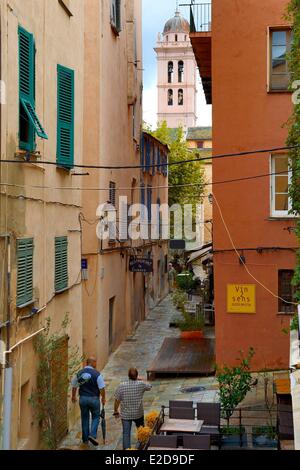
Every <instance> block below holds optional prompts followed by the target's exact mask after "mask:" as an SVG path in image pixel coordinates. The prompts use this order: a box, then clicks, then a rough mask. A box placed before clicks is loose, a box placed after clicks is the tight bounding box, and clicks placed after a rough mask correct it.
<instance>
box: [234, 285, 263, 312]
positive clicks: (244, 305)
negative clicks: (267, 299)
mask: <svg viewBox="0 0 300 470" xmlns="http://www.w3.org/2000/svg"><path fill="white" fill-rule="evenodd" d="M255 289H256V286H255V284H228V285H227V312H228V313H256V291H255Z"/></svg>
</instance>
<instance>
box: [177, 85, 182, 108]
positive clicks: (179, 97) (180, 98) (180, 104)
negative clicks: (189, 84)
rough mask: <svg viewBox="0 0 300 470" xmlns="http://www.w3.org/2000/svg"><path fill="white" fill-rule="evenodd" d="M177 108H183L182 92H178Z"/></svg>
mask: <svg viewBox="0 0 300 470" xmlns="http://www.w3.org/2000/svg"><path fill="white" fill-rule="evenodd" d="M178 106H183V90H182V89H181V88H180V89H179V90H178Z"/></svg>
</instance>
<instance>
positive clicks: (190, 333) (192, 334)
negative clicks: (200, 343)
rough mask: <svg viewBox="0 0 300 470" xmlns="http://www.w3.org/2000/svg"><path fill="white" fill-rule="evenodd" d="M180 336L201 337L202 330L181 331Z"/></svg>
mask: <svg viewBox="0 0 300 470" xmlns="http://www.w3.org/2000/svg"><path fill="white" fill-rule="evenodd" d="M180 337H181V338H182V339H201V338H203V331H181V334H180Z"/></svg>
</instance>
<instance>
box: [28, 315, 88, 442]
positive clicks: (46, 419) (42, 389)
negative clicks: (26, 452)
mask: <svg viewBox="0 0 300 470" xmlns="http://www.w3.org/2000/svg"><path fill="white" fill-rule="evenodd" d="M69 324H70V321H69V319H68V315H66V316H65V318H64V320H63V322H62V324H61V329H60V331H58V332H56V333H50V327H51V320H50V318H47V319H46V324H45V330H44V331H43V332H42V333H41V334H40V335H38V336H37V337H36V338H35V341H34V349H35V352H36V354H37V358H38V370H37V384H36V388H35V390H34V392H33V393H32V395H31V397H30V403H31V405H32V407H33V409H34V412H35V417H36V419H37V420H38V422H39V424H40V426H41V438H42V442H43V443H44V445H45V446H46V448H48V449H57V447H58V445H59V440H60V437H61V436H60V433H59V409H60V405H61V403H62V402H64V401H65V400H66V397H67V394H68V389H69V386H70V380H71V377H72V376H73V375H74V374H75V373H76V372H77V371H78V369H79V368H80V366H81V364H82V360H83V358H82V357H81V356H80V355H79V350H78V347H75V348H70V347H68V348H67V353H68V356H66V355H65V357H64V354H62V353H63V352H66V351H64V350H63V349H62V342H63V341H64V340H65V339H66V338H67V333H66V331H67V327H68V325H69Z"/></svg>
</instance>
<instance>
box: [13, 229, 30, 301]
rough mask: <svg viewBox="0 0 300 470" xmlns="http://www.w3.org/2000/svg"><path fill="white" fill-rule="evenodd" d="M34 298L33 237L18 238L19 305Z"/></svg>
mask: <svg viewBox="0 0 300 470" xmlns="http://www.w3.org/2000/svg"><path fill="white" fill-rule="evenodd" d="M32 300H33V239H32V238H26V239H21V240H17V307H21V306H22V305H25V304H28V303H29V302H31V301H32Z"/></svg>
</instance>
